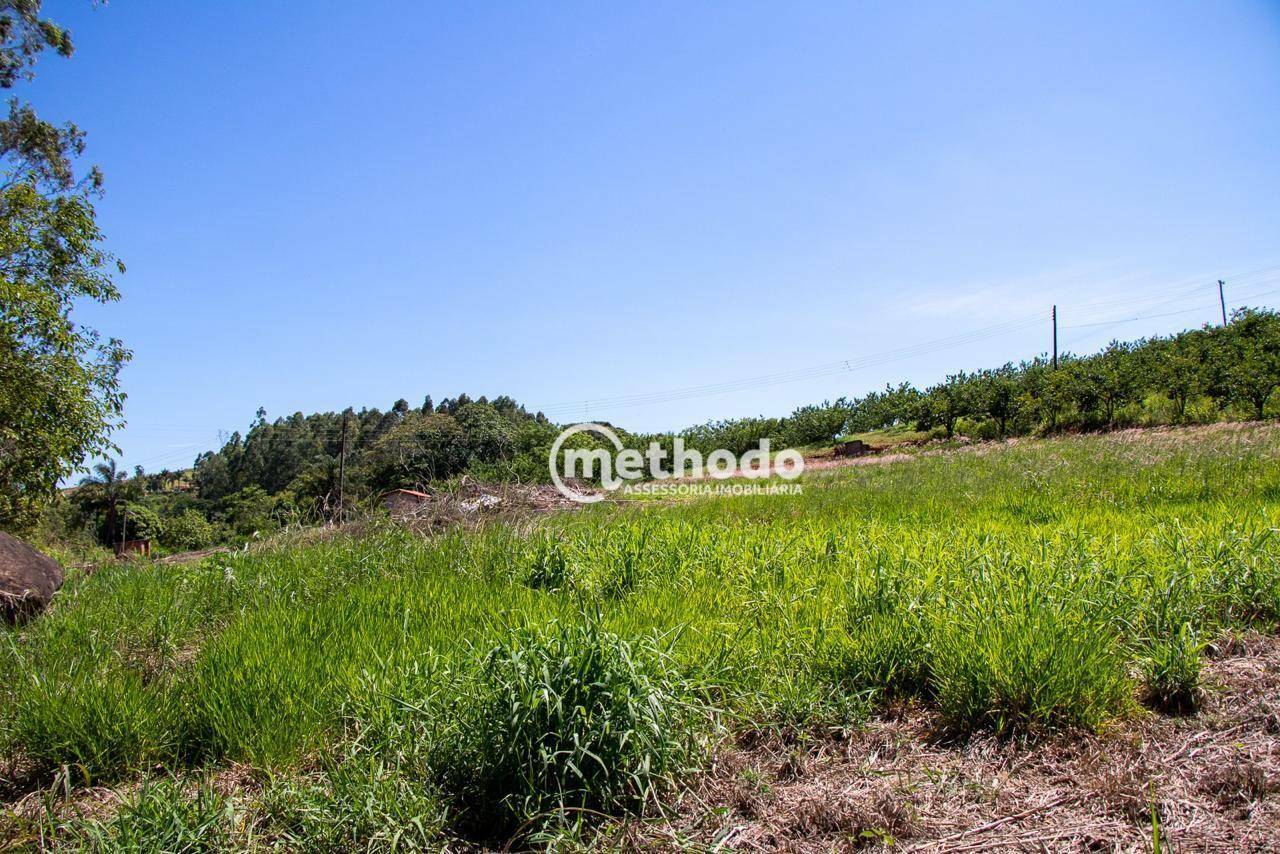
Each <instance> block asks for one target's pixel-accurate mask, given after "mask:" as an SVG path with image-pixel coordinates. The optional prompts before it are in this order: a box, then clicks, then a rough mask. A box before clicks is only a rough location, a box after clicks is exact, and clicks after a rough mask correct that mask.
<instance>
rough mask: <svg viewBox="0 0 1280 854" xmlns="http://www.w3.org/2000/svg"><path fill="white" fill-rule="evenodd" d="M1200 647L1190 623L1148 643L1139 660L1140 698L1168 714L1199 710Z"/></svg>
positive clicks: (1200, 644) (1200, 696)
mask: <svg viewBox="0 0 1280 854" xmlns="http://www.w3.org/2000/svg"><path fill="white" fill-rule="evenodd" d="M1202 647H1203V644H1202V643H1201V642H1200V640H1199V639H1198V638H1197V636H1196V633H1195V631H1194V630H1193V629H1192V628H1191V626H1190V624H1187V623H1184V624H1183V625H1182V626H1181V628H1179V629H1178V631H1177V632H1175V633H1173V634H1171V635H1169V636H1168V637H1164V638H1157V639H1155V640H1153V641H1151V642H1150V644H1149V645H1148V647H1147V652H1146V655H1145V656H1144V657H1143V658H1142V670H1143V695H1144V697H1143V699H1144V700H1145V701H1146V703H1147V705H1149V706H1151V707H1152V708H1155V709H1158V710H1160V711H1162V712H1167V713H1170V714H1178V715H1185V714H1191V713H1193V712H1195V711H1197V710H1199V708H1200V703H1201V700H1202V698H1203V694H1204V692H1203V690H1202V689H1201V687H1200V664H1201V661H1200V652H1201V649H1202Z"/></svg>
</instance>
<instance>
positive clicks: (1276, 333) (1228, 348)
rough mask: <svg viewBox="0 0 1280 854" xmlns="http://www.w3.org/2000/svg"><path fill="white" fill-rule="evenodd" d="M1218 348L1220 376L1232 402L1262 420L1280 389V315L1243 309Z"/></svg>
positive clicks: (1226, 330)
mask: <svg viewBox="0 0 1280 854" xmlns="http://www.w3.org/2000/svg"><path fill="white" fill-rule="evenodd" d="M1224 331H1225V332H1227V333H1228V335H1227V336H1226V338H1225V341H1224V342H1223V343H1224V346H1223V347H1222V348H1221V350H1220V351H1219V352H1220V354H1221V355H1220V359H1221V368H1220V370H1221V372H1222V374H1223V375H1224V377H1225V385H1226V389H1227V393H1228V395H1229V397H1230V399H1231V400H1233V401H1234V402H1236V403H1239V404H1241V405H1244V406H1248V407H1250V408H1251V409H1252V410H1253V414H1254V415H1256V416H1257V417H1258V418H1262V417H1263V414H1264V413H1265V412H1266V408H1267V401H1268V400H1270V399H1271V395H1272V393H1273V392H1275V390H1276V386H1278V385H1280V315H1278V314H1276V313H1275V312H1274V311H1265V310H1260V309H1251V308H1243V309H1238V310H1236V311H1235V312H1234V314H1233V316H1232V318H1231V325H1230V326H1228V327H1227V328H1226V329H1225V330H1224Z"/></svg>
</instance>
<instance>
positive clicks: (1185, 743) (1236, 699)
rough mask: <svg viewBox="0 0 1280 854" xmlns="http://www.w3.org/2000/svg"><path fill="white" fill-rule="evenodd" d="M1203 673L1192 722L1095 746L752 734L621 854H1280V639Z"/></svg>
mask: <svg viewBox="0 0 1280 854" xmlns="http://www.w3.org/2000/svg"><path fill="white" fill-rule="evenodd" d="M1218 655H1219V657H1218V658H1216V659H1214V660H1211V661H1209V662H1207V664H1206V674H1207V679H1208V683H1209V687H1210V690H1209V697H1208V699H1207V702H1206V706H1205V708H1204V710H1203V711H1202V712H1201V713H1200V714H1198V715H1195V716H1192V717H1181V718H1172V717H1164V716H1159V715H1154V714H1149V713H1141V712H1140V713H1138V717H1136V718H1134V719H1133V720H1131V721H1128V722H1126V723H1123V724H1120V725H1117V726H1116V727H1115V728H1114V729H1113V730H1112V731H1111V732H1109V733H1106V734H1104V735H1101V736H1087V735H1079V734H1071V735H1062V736H1059V737H1057V738H1055V739H1053V740H1049V741H1044V742H1040V743H1036V744H1030V745H1028V744H1019V743H1013V742H1000V741H997V740H995V739H992V738H974V739H970V740H969V741H967V742H965V743H963V744H948V743H945V742H942V741H940V740H938V738H937V736H936V733H937V732H938V731H939V727H938V721H937V720H936V718H935V717H934V715H933V714H932V713H931V712H928V711H926V710H924V709H920V708H909V709H907V710H906V711H905V712H903V713H901V714H899V715H895V716H893V717H886V718H882V719H877V720H874V721H872V722H871V723H870V724H868V725H867V726H866V727H864V728H862V729H860V730H858V731H856V732H852V733H841V734H828V735H823V736H819V737H808V738H798V737H796V736H795V735H794V734H792V735H790V736H788V735H786V734H781V735H780V734H772V735H767V736H762V735H760V734H748V735H746V736H743V737H741V738H739V740H738V741H737V743H735V744H733V745H732V746H730V747H729V748H727V749H724V750H722V751H721V752H720V753H719V754H718V755H717V756H716V757H715V760H714V762H713V764H712V766H711V769H710V771H709V772H708V773H707V774H706V775H705V776H703V777H702V778H701V779H700V780H699V781H698V782H697V784H696V785H695V786H694V787H693V788H692V789H690V790H689V791H688V792H686V793H685V794H684V795H683V796H682V797H681V798H680V800H679V802H678V804H677V806H676V807H675V809H674V811H673V812H672V813H671V814H670V815H669V816H668V817H666V818H664V819H659V820H651V821H645V822H629V823H625V824H622V825H619V826H618V827H616V828H613V829H611V830H610V831H609V834H608V835H609V836H611V837H613V838H614V841H615V842H616V843H619V844H621V845H623V847H628V848H629V847H633V846H636V847H648V848H658V849H674V848H681V847H687V846H690V845H692V846H695V847H697V846H709V847H715V846H722V847H724V848H728V849H733V850H740V851H831V850H850V849H853V848H867V849H870V850H875V849H878V848H886V847H889V846H892V847H894V849H895V850H908V851H950V852H967V851H988V850H1002V851H1019V850H1028V851H1032V850H1034V851H1043V850H1055V851H1061V850H1090V851H1097V850H1105V851H1115V850H1121V851H1129V850H1143V851H1150V850H1151V849H1152V838H1153V833H1154V832H1155V828H1158V832H1159V834H1160V836H1161V839H1162V840H1163V841H1164V843H1165V844H1167V845H1169V846H1170V847H1171V848H1172V850H1187V851H1192V850H1194V851H1276V850H1280V842H1278V841H1277V832H1278V830H1280V640H1278V639H1276V638H1273V637H1264V636H1261V635H1251V636H1248V637H1246V638H1245V640H1244V642H1243V643H1241V642H1238V641H1237V642H1234V643H1231V644H1225V645H1223V646H1222V647H1221V648H1220V649H1219V650H1218Z"/></svg>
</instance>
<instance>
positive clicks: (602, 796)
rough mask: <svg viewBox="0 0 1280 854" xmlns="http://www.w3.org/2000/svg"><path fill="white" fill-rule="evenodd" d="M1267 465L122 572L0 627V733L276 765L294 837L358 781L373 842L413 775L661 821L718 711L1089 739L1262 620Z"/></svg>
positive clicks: (1169, 438)
mask: <svg viewBox="0 0 1280 854" xmlns="http://www.w3.org/2000/svg"><path fill="white" fill-rule="evenodd" d="M1278 456H1280V431H1277V430H1276V429H1275V428H1272V427H1268V426H1239V425H1232V426H1227V427H1222V428H1218V429H1213V430H1209V431H1203V432H1198V433H1195V434H1189V433H1180V432H1176V431H1174V432H1170V433H1166V434H1159V435H1156V436H1146V437H1141V436H1134V435H1131V434H1116V435H1114V436H1109V437H1091V438H1063V439H1056V440H1051V441H1044V442H1024V443H1021V444H1015V445H1011V446H1006V447H1003V448H999V449H996V448H979V449H977V450H976V451H974V452H971V453H961V454H957V455H951V456H945V457H927V456H926V457H920V458H916V459H913V460H909V461H906V462H900V463H896V464H893V465H884V466H858V467H853V468H848V469H843V470H834V471H831V472H825V473H820V472H814V473H810V474H807V475H805V477H804V479H803V481H802V482H803V485H804V487H805V490H806V491H805V494H804V495H803V496H767V497H737V498H723V499H710V500H699V501H690V502H685V503H681V504H678V505H674V506H655V503H654V502H645V504H647V505H649V506H644V507H640V506H626V505H623V506H620V507H618V506H615V507H605V508H593V509H590V510H587V511H584V512H581V513H576V514H568V515H565V516H561V517H556V518H552V519H549V520H546V521H545V522H543V523H542V524H541V525H539V526H538V527H537V528H535V529H534V530H533V531H520V530H514V529H508V528H503V527H490V528H486V529H483V530H480V531H466V532H462V531H459V532H453V533H449V534H446V535H442V536H440V537H438V538H436V539H433V540H422V539H417V538H414V537H413V536H411V535H409V534H407V533H405V532H403V531H399V530H396V529H394V528H391V527H387V528H385V529H375V530H373V531H371V532H368V533H366V535H364V536H362V537H360V538H350V537H343V536H335V537H332V538H330V539H327V540H323V541H318V542H312V543H310V544H302V545H296V546H290V545H287V544H286V545H280V546H277V547H270V548H266V549H263V550H259V551H255V552H248V553H237V554H235V555H227V556H218V557H215V558H211V559H209V560H206V561H205V562H203V563H200V564H195V565H186V566H157V567H154V568H148V569H145V570H142V569H138V568H135V567H131V566H120V567H110V568H107V569H104V570H102V571H100V572H98V573H96V574H94V575H92V576H89V577H86V578H81V579H78V580H76V581H74V582H73V583H72V584H71V585H70V586H69V587H68V589H67V590H65V591H64V593H63V595H62V596H61V597H60V601H59V602H58V603H57V606H56V607H55V608H54V609H53V611H52V612H51V613H50V614H48V615H46V616H45V617H43V618H41V619H40V620H38V621H35V622H33V623H32V624H30V625H29V626H27V627H26V628H24V629H22V630H21V631H20V632H12V631H11V632H9V633H7V634H6V635H4V637H3V638H2V639H0V746H2V748H3V750H4V752H5V753H7V754H8V755H9V756H10V757H13V758H20V759H21V760H22V761H23V762H24V763H27V764H29V765H31V766H33V767H35V768H36V769H38V770H43V772H44V773H52V772H53V771H54V770H55V769H57V768H59V767H61V766H64V765H70V766H75V767H76V768H77V769H78V773H79V774H80V776H81V778H82V779H88V780H90V781H92V782H95V783H96V782H99V781H111V780H116V779H122V778H128V777H130V776H133V775H138V774H151V773H153V772H154V769H155V768H156V766H157V765H158V766H161V767H163V768H165V769H167V770H170V771H181V770H182V769H203V768H217V767H220V766H223V765H226V764H228V763H232V762H242V763H247V764H249V765H250V766H252V767H254V768H257V769H261V773H263V774H269V775H271V777H272V779H289V780H294V779H295V778H296V780H301V781H303V782H296V784H291V787H290V788H287V789H285V790H282V791H285V793H286V794H287V795H288V796H285V795H281V794H280V793H279V792H277V795H279V797H277V798H276V799H275V801H274V802H273V803H274V807H273V808H272V809H273V811H272V815H274V816H275V817H276V819H275V820H276V822H277V823H276V825H275V826H276V828H277V830H276V831H273V832H278V833H280V834H283V836H282V838H294V839H296V838H300V837H299V836H298V834H301V835H302V836H306V835H307V834H315V835H317V838H319V837H320V836H323V835H324V834H325V833H328V831H324V830H323V828H325V827H328V826H330V825H334V826H342V825H343V821H342V819H341V818H340V816H341V812H340V810H339V807H338V805H339V804H340V803H342V802H344V799H343V798H336V797H329V798H328V800H326V796H324V795H323V792H329V793H330V794H332V792H333V791H336V790H337V789H338V788H341V787H342V786H349V785H352V784H351V782H350V781H351V780H352V779H354V778H359V779H365V780H367V785H368V789H369V792H370V795H369V798H370V799H369V801H368V803H369V804H371V805H372V806H370V808H369V813H368V817H367V820H366V821H365V823H364V824H363V825H360V826H362V827H366V826H367V827H368V828H369V830H368V834H367V836H368V838H370V839H382V838H384V837H383V836H380V835H379V834H382V833H383V831H384V830H385V829H386V827H388V826H391V825H392V824H394V819H392V818H388V816H389V815H394V811H391V812H388V811H387V809H384V806H379V805H380V804H381V805H385V804H387V803H390V802H391V801H394V800H395V797H393V796H392V795H391V794H388V793H394V792H397V791H401V789H400V788H399V787H404V786H408V787H409V789H405V791H408V790H410V789H411V790H412V791H417V792H422V793H425V794H424V795H423V797H424V798H425V800H423V801H422V802H421V803H420V804H419V805H418V806H417V807H415V808H414V810H413V813H414V816H416V820H417V821H418V823H419V824H420V825H421V826H422V827H423V828H428V829H429V830H430V831H431V832H438V831H439V828H441V827H444V826H452V827H455V828H458V827H464V826H467V825H468V822H470V826H472V827H474V826H476V825H477V824H484V823H489V824H491V825H492V827H495V828H496V827H501V828H502V829H503V832H506V831H510V832H515V830H516V829H517V828H523V829H524V830H526V831H527V830H531V829H535V828H536V827H539V826H550V824H557V823H558V824H560V825H563V824H564V822H565V820H566V816H568V815H570V814H575V811H577V812H576V814H594V813H598V812H610V811H616V810H621V809H636V808H638V807H639V806H640V805H641V804H643V803H645V802H647V801H651V800H652V798H653V793H655V792H659V791H662V790H663V789H664V787H665V786H666V785H668V784H669V783H670V782H671V781H673V780H675V779H676V778H678V777H679V776H680V774H681V773H682V772H683V770H684V769H685V768H687V767H688V766H689V765H690V763H692V762H696V759H697V755H698V750H699V749H701V747H702V746H704V743H703V742H702V741H701V740H700V736H701V735H703V734H705V733H707V732H710V731H711V730H712V728H713V725H716V724H718V725H726V726H730V727H733V726H746V725H753V724H771V723H788V724H810V723H813V724H817V723H829V722H834V721H839V722H842V723H847V722H848V719H849V716H850V715H852V714H856V713H857V712H858V710H860V709H863V708H866V707H867V704H871V705H874V704H875V703H876V702H878V701H879V700H883V699H887V698H889V697H893V696H909V697H916V698H919V700H920V702H922V703H924V704H925V705H927V706H930V707H932V708H934V709H936V710H937V711H938V713H939V714H940V715H941V716H942V718H943V719H944V721H945V722H946V723H947V724H948V725H949V726H951V727H952V728H953V729H954V730H956V731H957V732H959V733H961V734H963V733H965V732H970V731H973V730H977V729H991V730H995V731H998V732H1003V733H1014V732H1018V733H1035V732H1041V731H1047V730H1052V729H1059V728H1070V727H1081V728H1085V729H1096V728H1098V727H1101V726H1104V725H1106V724H1107V723H1108V722H1109V721H1111V720H1114V719H1116V718H1118V717H1123V716H1126V715H1130V714H1136V713H1138V711H1137V706H1136V703H1135V702H1134V701H1135V698H1136V697H1140V696H1142V695H1143V694H1144V693H1145V694H1147V695H1148V696H1158V697H1162V698H1163V699H1162V700H1161V701H1160V703H1163V704H1164V705H1167V706H1178V705H1179V704H1181V703H1182V702H1184V699H1185V698H1187V697H1193V696H1196V691H1197V690H1198V688H1199V686H1198V685H1197V684H1196V683H1197V681H1198V656H1199V643H1200V640H1201V639H1204V638H1210V637H1212V636H1213V635H1214V634H1215V633H1218V632H1221V631H1223V630H1225V629H1228V628H1234V627H1240V626H1246V625H1255V624H1261V625H1265V626H1274V625H1275V622H1276V620H1277V619H1278V618H1280V540H1278V539H1277V536H1276V526H1277V521H1280V508H1278V507H1277V501H1278V500H1280V498H1278V496H1280V465H1277V457H1278ZM584 615H590V616H589V617H588V616H584ZM549 627H551V628H549ZM655 638H661V639H662V640H661V641H660V642H659V641H655V640H654V639H655ZM1139 683H1145V684H1139ZM1160 703H1158V704H1157V705H1159V704H1160ZM712 710H715V711H714V712H713V711H712ZM713 719H714V720H713ZM353 744H359V745H364V747H362V748H361V749H360V750H356V751H354V752H353V751H352V750H350V746H351V745H353ZM335 745H345V746H346V747H342V748H338V747H335ZM343 751H347V752H346V753H343ZM335 752H336V753H338V754H339V755H342V756H345V757H347V758H346V759H344V760H343V761H342V762H340V763H336V764H335V763H334V761H333V759H332V757H333V756H334V755H335ZM392 758H394V760H392ZM326 763H327V765H326ZM318 767H319V768H322V771H321V772H319V773H318V774H317V773H313V772H314V769H316V768H318ZM303 772H305V773H303ZM299 774H302V776H301V777H299V776H297V775H299ZM308 774H310V775H311V776H307V775H308ZM306 781H310V782H306ZM344 781H345V782H344ZM379 793H381V794H379ZM290 804H293V806H292V807H291V806H290ZM326 804H327V806H326ZM388 809H389V808H388ZM308 828H310V830H308ZM335 832H336V831H335ZM290 834H293V835H292V836H291V835H290ZM326 838H328V837H326ZM334 838H339V837H334ZM347 842H350V840H347ZM341 844H347V843H335V845H338V847H340V846H341Z"/></svg>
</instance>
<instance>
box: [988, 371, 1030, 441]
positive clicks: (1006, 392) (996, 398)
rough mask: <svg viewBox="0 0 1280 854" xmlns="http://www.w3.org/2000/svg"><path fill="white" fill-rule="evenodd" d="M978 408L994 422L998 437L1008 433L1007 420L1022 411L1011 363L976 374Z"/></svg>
mask: <svg viewBox="0 0 1280 854" xmlns="http://www.w3.org/2000/svg"><path fill="white" fill-rule="evenodd" d="M977 394H978V410H979V411H981V412H984V413H986V414H987V415H989V416H990V417H991V419H992V420H993V421H995V422H996V427H997V428H998V429H999V431H1000V438H1002V439H1003V438H1004V437H1005V436H1007V435H1008V433H1009V422H1010V421H1012V420H1013V419H1015V418H1017V417H1018V414H1019V413H1020V412H1021V411H1022V389H1021V388H1020V387H1019V384H1018V376H1017V371H1016V370H1015V369H1014V367H1013V365H1005V366H1004V367H1000V368H996V369H995V370H986V371H982V372H981V373H980V374H979V375H978V385H977Z"/></svg>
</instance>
